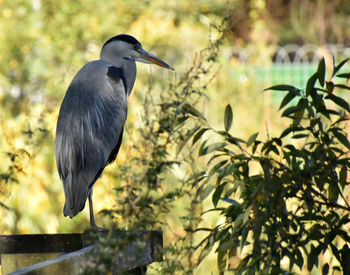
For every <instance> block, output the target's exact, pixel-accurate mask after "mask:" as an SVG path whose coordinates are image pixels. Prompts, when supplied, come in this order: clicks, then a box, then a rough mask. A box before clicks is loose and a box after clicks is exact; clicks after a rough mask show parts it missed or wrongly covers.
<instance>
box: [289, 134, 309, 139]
mask: <svg viewBox="0 0 350 275" xmlns="http://www.w3.org/2000/svg"><path fill="white" fill-rule="evenodd" d="M308 136H309V135H308V134H298V135H294V136H292V138H294V139H300V138H306V137H308Z"/></svg>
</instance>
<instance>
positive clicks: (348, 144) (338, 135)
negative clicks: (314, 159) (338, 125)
mask: <svg viewBox="0 0 350 275" xmlns="http://www.w3.org/2000/svg"><path fill="white" fill-rule="evenodd" d="M333 133H334V135H335V137H336V138H337V139H338V140H339V141H340V143H342V144H343V145H344V146H346V147H347V148H348V149H350V142H349V140H348V138H347V137H346V136H345V135H343V134H342V133H340V132H338V131H334V132H333Z"/></svg>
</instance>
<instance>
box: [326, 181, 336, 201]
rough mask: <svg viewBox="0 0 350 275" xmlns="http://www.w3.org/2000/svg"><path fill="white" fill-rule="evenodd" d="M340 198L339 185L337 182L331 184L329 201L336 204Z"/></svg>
mask: <svg viewBox="0 0 350 275" xmlns="http://www.w3.org/2000/svg"><path fill="white" fill-rule="evenodd" d="M338 196H339V190H338V184H337V183H336V182H331V183H329V187H328V199H329V200H330V201H331V202H336V201H337V200H338Z"/></svg>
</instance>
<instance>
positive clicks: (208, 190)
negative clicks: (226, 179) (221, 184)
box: [200, 184, 215, 201]
mask: <svg viewBox="0 0 350 275" xmlns="http://www.w3.org/2000/svg"><path fill="white" fill-rule="evenodd" d="M214 188H215V186H214V185H213V184H208V186H207V187H205V188H204V189H203V190H202V192H201V193H200V197H201V200H202V201H204V200H205V199H206V198H207V197H208V196H209V195H210V193H211V192H212V191H213V190H214Z"/></svg>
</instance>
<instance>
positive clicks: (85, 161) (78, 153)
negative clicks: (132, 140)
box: [55, 61, 127, 218]
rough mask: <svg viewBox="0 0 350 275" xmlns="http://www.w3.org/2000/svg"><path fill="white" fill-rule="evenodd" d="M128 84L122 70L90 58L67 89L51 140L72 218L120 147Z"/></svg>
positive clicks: (67, 212)
mask: <svg viewBox="0 0 350 275" xmlns="http://www.w3.org/2000/svg"><path fill="white" fill-rule="evenodd" d="M126 89H127V87H126V81H125V78H124V77H123V73H122V71H121V69H118V68H116V67H113V66H111V65H109V64H108V63H106V62H103V61H94V62H90V63H88V64H86V65H85V66H84V67H83V68H82V69H81V70H80V71H79V72H78V73H77V75H76V76H75V78H74V79H73V81H72V83H71V84H70V86H69V88H68V90H67V93H66V95H65V98H64V100H63V102H62V105H61V109H60V112H59V117H58V122H57V130H56V140H55V151H56V162H57V169H58V173H59V175H60V177H61V179H62V181H63V186H64V192H65V197H66V203H65V207H64V215H65V216H70V217H71V218H72V217H74V216H75V215H76V214H77V213H78V212H80V211H81V210H83V208H84V206H85V201H86V199H87V196H88V193H89V190H90V188H91V187H92V186H93V184H94V183H95V181H96V180H97V179H98V177H99V176H100V175H101V173H102V171H103V169H104V167H105V166H106V164H107V163H108V162H109V160H110V159H111V155H114V158H115V156H116V154H117V152H118V150H119V147H120V143H121V137H122V133H123V128H124V123H125V120H126V116H127V95H126Z"/></svg>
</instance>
